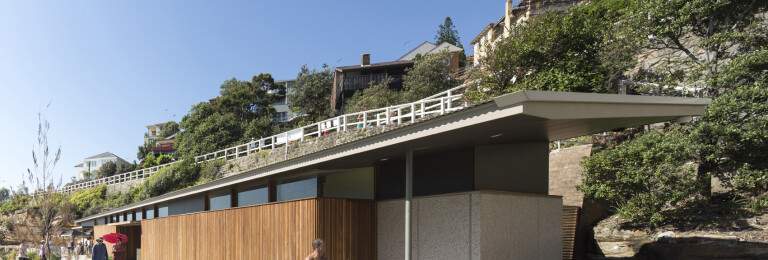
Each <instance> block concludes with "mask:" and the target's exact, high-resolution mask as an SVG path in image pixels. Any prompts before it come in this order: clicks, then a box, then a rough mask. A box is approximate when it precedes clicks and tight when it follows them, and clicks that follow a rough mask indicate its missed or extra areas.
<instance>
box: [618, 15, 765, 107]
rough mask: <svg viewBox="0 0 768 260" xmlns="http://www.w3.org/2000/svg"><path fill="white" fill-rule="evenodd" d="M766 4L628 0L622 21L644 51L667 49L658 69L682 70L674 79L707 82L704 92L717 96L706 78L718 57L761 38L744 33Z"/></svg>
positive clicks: (715, 72) (716, 67) (716, 73)
mask: <svg viewBox="0 0 768 260" xmlns="http://www.w3.org/2000/svg"><path fill="white" fill-rule="evenodd" d="M766 6H768V2H766V1H753V0H724V1H709V0H694V1H690V0H650V1H633V3H632V4H631V8H628V9H627V10H628V11H627V13H626V14H625V17H626V19H624V22H623V24H624V25H625V28H627V30H626V32H628V35H631V36H632V38H634V39H637V40H638V41H643V43H644V47H645V48H647V49H648V50H666V51H669V52H668V55H666V56H662V57H661V59H659V64H657V65H656V69H655V71H656V72H657V73H660V74H664V75H665V76H666V77H672V76H673V75H672V73H674V72H676V71H680V70H684V72H683V73H681V74H680V75H679V76H677V77H675V78H673V80H674V81H681V82H688V83H697V82H698V83H700V82H710V84H708V86H707V87H706V90H705V94H708V95H711V96H717V95H718V94H719V89H718V87H717V86H715V85H712V84H711V83H712V82H713V81H712V80H713V79H716V78H718V77H719V71H720V68H721V66H722V65H723V64H724V63H723V61H727V60H730V59H733V58H736V57H739V56H741V54H740V53H739V51H738V50H739V48H741V51H743V50H744V48H748V47H749V45H750V44H746V45H743V44H744V43H752V44H760V42H761V40H760V39H765V36H758V35H754V36H746V35H744V33H745V32H746V33H747V34H748V32H750V31H749V30H751V29H757V30H758V32H759V31H760V29H759V27H753V25H754V24H755V23H756V22H761V21H760V20H761V18H759V16H756V14H757V13H759V12H763V11H765V8H766ZM762 22H764V21H762ZM763 28H764V27H763ZM764 30H765V29H763V31H764ZM753 32H754V31H753ZM742 40H746V41H751V42H743V41H742ZM681 57H682V58H681Z"/></svg>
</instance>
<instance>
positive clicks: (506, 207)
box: [376, 191, 562, 260]
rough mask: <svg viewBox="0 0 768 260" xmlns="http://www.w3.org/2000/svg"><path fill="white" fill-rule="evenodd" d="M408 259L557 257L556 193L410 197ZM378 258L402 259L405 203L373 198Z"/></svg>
mask: <svg viewBox="0 0 768 260" xmlns="http://www.w3.org/2000/svg"><path fill="white" fill-rule="evenodd" d="M411 213H412V216H411V257H412V259H562V200H561V198H560V197H557V196H546V195H531V194H523V193H510V192H494V191H473V192H464V193H454V194H445V195H435V196H425V197H418V198H414V199H413V201H412V209H411ZM377 214H378V215H377V230H376V234H377V239H376V241H377V250H376V252H377V254H378V257H377V259H380V260H386V259H403V254H404V252H405V249H404V245H405V243H404V241H405V240H404V238H405V218H404V216H405V215H404V214H405V202H404V200H402V199H401V200H388V201H380V202H377Z"/></svg>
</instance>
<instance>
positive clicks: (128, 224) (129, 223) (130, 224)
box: [107, 221, 141, 227]
mask: <svg viewBox="0 0 768 260" xmlns="http://www.w3.org/2000/svg"><path fill="white" fill-rule="evenodd" d="M107 226H118V227H136V226H141V221H123V222H117V223H109V224H107Z"/></svg>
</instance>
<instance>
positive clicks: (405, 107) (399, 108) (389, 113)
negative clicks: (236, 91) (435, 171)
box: [59, 84, 467, 192]
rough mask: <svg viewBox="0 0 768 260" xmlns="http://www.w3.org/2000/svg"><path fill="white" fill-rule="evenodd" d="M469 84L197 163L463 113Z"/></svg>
mask: <svg viewBox="0 0 768 260" xmlns="http://www.w3.org/2000/svg"><path fill="white" fill-rule="evenodd" d="M466 85H467V84H464V85H461V86H458V87H455V88H452V89H449V90H446V91H443V92H441V93H438V94H435V95H432V96H429V97H427V98H424V99H422V100H419V101H416V102H412V103H408V104H401V105H394V106H390V107H385V108H377V109H371V110H367V111H361V112H356V113H350V114H345V115H341V116H337V117H334V118H330V119H326V120H323V121H320V122H317V123H314V124H311V125H307V126H304V127H299V128H296V129H293V130H290V131H287V132H284V133H280V134H276V135H273V136H270V137H266V138H262V139H259V140H254V141H251V142H248V143H244V144H241V145H237V146H233V147H229V148H226V149H223V150H219V151H216V152H212V153H208V154H204V155H200V156H196V157H195V163H202V162H205V161H210V160H215V159H219V158H224V159H225V160H231V159H236V158H240V157H245V156H248V155H249V154H251V153H253V152H256V151H262V150H267V149H275V148H278V147H284V146H285V145H286V144H288V143H290V142H292V141H296V140H304V138H307V137H319V136H322V135H325V134H329V133H333V132H342V131H346V130H348V129H357V128H364V127H373V126H383V125H392V124H402V123H413V122H416V120H418V119H421V118H424V117H428V116H434V115H443V114H445V113H449V112H453V111H457V110H461V109H464V108H466V107H467V104H466V103H465V102H464V101H463V100H462V99H461V97H462V94H463V90H464V87H465V86H466ZM174 163H178V162H171V163H167V164H163V165H158V166H154V167H150V168H145V169H140V170H135V171H132V172H126V173H121V174H117V175H114V176H110V177H105V178H100V179H96V180H91V181H87V182H81V183H76V184H73V185H68V186H64V187H62V188H61V189H60V190H59V192H72V191H77V190H79V189H88V188H93V187H96V186H99V185H102V184H107V185H112V184H119V183H123V182H127V181H133V180H143V179H146V178H148V177H149V176H151V175H152V174H154V173H155V172H157V171H158V170H160V169H162V168H165V167H168V166H171V165H173V164H174Z"/></svg>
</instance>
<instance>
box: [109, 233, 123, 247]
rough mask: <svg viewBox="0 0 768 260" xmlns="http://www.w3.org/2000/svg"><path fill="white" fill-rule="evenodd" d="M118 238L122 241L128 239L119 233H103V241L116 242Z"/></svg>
mask: <svg viewBox="0 0 768 260" xmlns="http://www.w3.org/2000/svg"><path fill="white" fill-rule="evenodd" d="M118 239H120V240H122V242H123V243H125V242H127V241H128V237H127V236H125V235H123V234H120V233H109V234H106V235H104V241H107V242H109V243H113V244H114V243H117V240H118Z"/></svg>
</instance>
